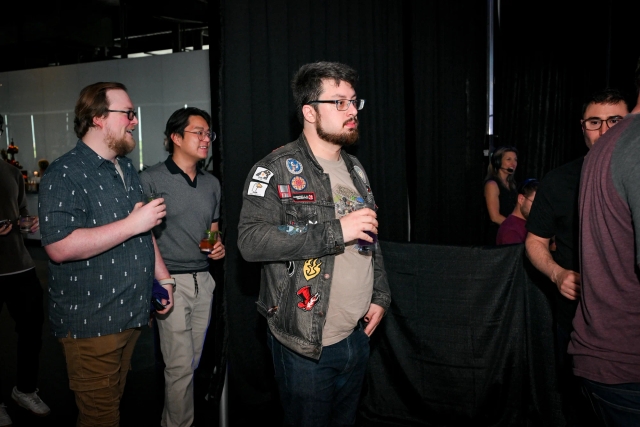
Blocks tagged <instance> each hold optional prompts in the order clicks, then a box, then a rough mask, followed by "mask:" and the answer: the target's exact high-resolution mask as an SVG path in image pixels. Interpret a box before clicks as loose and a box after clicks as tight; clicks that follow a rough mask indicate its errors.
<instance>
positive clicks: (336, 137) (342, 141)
mask: <svg viewBox="0 0 640 427" xmlns="http://www.w3.org/2000/svg"><path fill="white" fill-rule="evenodd" d="M351 121H354V122H356V125H357V124H358V118H357V117H353V118H351V119H349V120H347V121H346V122H344V124H347V123H349V122H351ZM316 133H317V134H318V136H319V137H320V138H321V139H322V140H324V141H327V142H329V143H331V144H334V145H337V146H340V147H348V146H349V145H353V144H355V143H356V141H357V140H358V136H359V135H358V128H357V127H355V128H353V129H347V131H346V132H343V133H328V132H325V130H324V129H323V128H322V121H321V120H320V115H318V120H317V121H316Z"/></svg>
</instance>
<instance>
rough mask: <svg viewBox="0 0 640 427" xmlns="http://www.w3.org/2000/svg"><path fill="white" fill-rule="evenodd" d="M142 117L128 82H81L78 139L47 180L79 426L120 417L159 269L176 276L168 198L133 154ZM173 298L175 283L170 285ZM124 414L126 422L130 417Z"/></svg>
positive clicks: (57, 296)
mask: <svg viewBox="0 0 640 427" xmlns="http://www.w3.org/2000/svg"><path fill="white" fill-rule="evenodd" d="M137 124H138V120H137V118H136V115H135V112H134V109H133V103H132V102H131V99H130V98H129V95H128V94H127V89H126V87H125V86H124V85H123V84H122V83H117V82H99V83H94V84H92V85H89V86H87V87H85V88H84V89H82V91H81V92H80V97H79V99H78V101H77V102H76V107H75V119H74V131H75V133H76V136H77V137H78V142H77V143H76V146H75V147H74V148H73V149H71V150H70V151H69V152H67V153H66V154H63V155H62V156H61V157H59V158H57V159H56V160H55V161H53V162H52V163H51V165H50V166H49V167H48V168H47V173H46V174H45V175H44V176H43V177H42V181H41V182H40V190H39V196H38V197H39V206H40V208H39V213H40V232H41V235H42V245H43V246H44V249H45V251H46V252H47V255H49V258H50V262H49V320H50V325H51V331H52V333H53V335H54V336H55V337H57V338H58V341H59V342H60V343H61V344H62V348H63V351H64V355H65V359H66V363H67V374H68V376H69V388H70V389H71V390H73V392H74V394H75V398H76V404H77V406H78V421H77V424H76V425H77V426H78V427H81V426H82V427H83V426H97V425H100V426H105V427H106V426H113V427H116V426H119V425H120V410H119V406H120V401H121V399H122V394H123V392H124V388H125V384H126V380H127V373H128V372H129V369H130V368H131V357H132V355H133V350H134V347H135V344H136V341H137V340H138V338H139V337H140V334H141V328H142V327H143V326H146V325H147V323H148V322H149V313H150V300H151V290H152V285H153V279H154V277H155V278H156V279H157V280H159V281H160V282H161V283H163V282H164V281H165V280H170V278H169V272H168V271H167V268H166V267H165V265H164V262H163V261H162V257H161V256H160V252H159V250H158V248H157V245H156V242H155V239H154V237H153V235H152V234H151V229H152V228H153V227H154V226H156V225H158V224H160V223H161V222H162V219H163V218H164V217H165V215H166V210H165V205H164V203H163V200H162V199H156V200H153V201H151V202H149V203H143V190H142V184H141V182H140V178H139V176H138V171H137V169H136V168H135V167H134V166H133V164H132V162H131V160H130V159H128V158H127V157H126V155H127V154H128V153H130V152H131V150H133V148H134V147H135V140H134V139H133V133H134V130H135V128H136V126H137ZM166 289H167V292H168V294H169V298H168V299H167V300H166V301H165V303H166V308H165V309H164V310H163V311H161V312H160V313H166V312H167V311H169V310H170V309H171V307H172V303H173V298H172V297H171V295H172V289H173V288H172V286H171V285H169V284H167V285H166ZM127 424H128V423H127V422H122V425H127Z"/></svg>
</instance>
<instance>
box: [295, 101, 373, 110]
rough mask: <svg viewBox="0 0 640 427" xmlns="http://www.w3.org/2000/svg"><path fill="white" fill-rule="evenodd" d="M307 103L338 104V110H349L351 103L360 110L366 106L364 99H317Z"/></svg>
mask: <svg viewBox="0 0 640 427" xmlns="http://www.w3.org/2000/svg"><path fill="white" fill-rule="evenodd" d="M307 104H336V109H337V110H338V111H347V110H348V109H349V107H351V104H353V106H354V107H356V110H358V111H360V110H362V108H363V107H364V99H333V100H331V101H328V100H319V99H316V100H314V101H309V102H307Z"/></svg>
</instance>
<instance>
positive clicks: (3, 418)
mask: <svg viewBox="0 0 640 427" xmlns="http://www.w3.org/2000/svg"><path fill="white" fill-rule="evenodd" d="M12 425H13V424H12V423H11V417H10V416H9V414H8V413H7V407H6V406H5V404H4V403H0V426H3V427H9V426H12Z"/></svg>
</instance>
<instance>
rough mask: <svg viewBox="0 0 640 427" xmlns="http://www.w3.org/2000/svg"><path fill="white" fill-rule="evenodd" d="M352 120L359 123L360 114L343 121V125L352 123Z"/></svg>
mask: <svg viewBox="0 0 640 427" xmlns="http://www.w3.org/2000/svg"><path fill="white" fill-rule="evenodd" d="M351 122H354V123H355V124H358V116H355V117H352V118H350V119H349V120H347V121H345V122H344V123H343V125H346V124H347V123H351Z"/></svg>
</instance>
